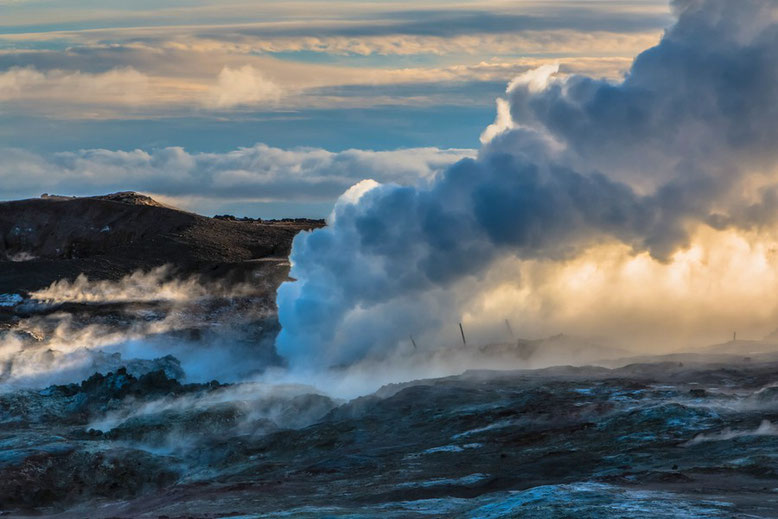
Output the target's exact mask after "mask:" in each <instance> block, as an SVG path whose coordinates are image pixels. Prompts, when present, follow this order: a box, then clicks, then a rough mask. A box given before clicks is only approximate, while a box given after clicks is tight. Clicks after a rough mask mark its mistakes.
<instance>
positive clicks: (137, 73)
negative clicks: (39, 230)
mask: <svg viewBox="0 0 778 519" xmlns="http://www.w3.org/2000/svg"><path fill="white" fill-rule="evenodd" d="M160 5H162V7H161V6H160ZM672 22H673V16H672V15H671V11H670V8H669V6H668V5H667V3H666V2H665V1H663V0H662V1H660V0H591V1H590V0H546V1H532V0H526V1H490V0H484V1H469V2H467V1H465V2H449V1H447V2H443V1H437V0H428V1H424V2H404V1H394V0H379V1H361V2H356V1H334V2H333V1H316V0H309V1H295V0H292V1H285V2H274V1H261V0H256V1H251V2H249V1H244V2H240V1H234V2H233V1H222V2H215V1H208V0H201V1H197V0H176V1H167V2H163V3H161V2H150V1H145V0H138V1H134V2H119V1H116V0H102V1H100V2H97V1H88V0H56V1H55V0H49V1H39V0H0V154H2V155H0V156H2V160H0V199H16V198H26V197H34V196H39V195H40V194H41V193H43V192H48V193H56V194H63V195H96V194H103V193H106V192H112V191H119V190H137V191H143V192H146V193H149V194H152V195H154V196H156V197H158V198H159V199H160V200H162V201H164V202H167V203H170V204H172V205H175V206H178V207H182V208H184V209H187V210H192V211H196V212H200V213H202V214H208V215H210V214H217V213H230V214H236V215H239V216H252V217H263V218H277V217H324V216H326V215H327V214H329V212H330V211H331V209H332V207H333V204H334V202H335V200H336V199H337V197H338V196H339V195H340V194H341V193H343V192H344V191H346V190H347V189H348V188H349V187H350V186H351V185H353V184H355V183H357V182H359V181H360V180H363V179H366V178H372V179H375V180H377V181H379V182H390V183H398V184H401V185H416V184H419V183H424V182H428V181H430V179H432V178H433V177H434V176H436V175H437V174H439V173H440V172H441V171H443V170H444V169H445V168H446V167H447V166H449V165H450V164H452V163H454V162H456V161H457V160H459V159H461V158H463V157H470V156H474V155H476V153H477V149H478V148H479V147H480V146H481V142H480V138H481V134H482V132H483V131H484V128H486V127H487V126H488V125H489V124H490V123H492V121H493V120H494V118H495V109H496V106H495V101H496V99H497V98H498V97H500V96H502V95H504V93H505V90H506V86H507V85H508V83H509V82H510V81H511V80H513V79H514V78H515V77H517V76H519V75H521V74H522V73H524V72H526V71H528V70H531V69H535V68H537V67H541V66H543V65H546V64H555V65H558V66H559V71H560V73H561V74H585V75H587V76H591V77H597V78H607V79H609V80H613V81H618V80H619V79H620V78H621V77H622V75H623V74H624V73H625V71H626V70H627V69H628V68H629V66H630V64H631V61H632V59H633V58H634V56H635V55H637V54H638V53H639V52H641V51H642V50H644V49H646V48H649V47H651V46H653V45H655V44H656V43H657V42H658V41H659V39H660V37H661V36H662V34H663V31H664V29H666V28H667V27H668V26H670V25H671V24H672Z"/></svg>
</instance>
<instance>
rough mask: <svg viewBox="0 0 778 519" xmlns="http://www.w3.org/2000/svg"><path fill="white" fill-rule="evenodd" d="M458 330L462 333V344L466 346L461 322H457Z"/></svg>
mask: <svg viewBox="0 0 778 519" xmlns="http://www.w3.org/2000/svg"><path fill="white" fill-rule="evenodd" d="M459 332H460V333H461V334H462V344H464V345H465V346H467V339H465V329H464V328H462V323H459Z"/></svg>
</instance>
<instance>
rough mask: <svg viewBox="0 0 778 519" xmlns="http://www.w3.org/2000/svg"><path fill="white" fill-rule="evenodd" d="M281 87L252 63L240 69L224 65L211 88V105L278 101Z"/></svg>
mask: <svg viewBox="0 0 778 519" xmlns="http://www.w3.org/2000/svg"><path fill="white" fill-rule="evenodd" d="M282 93H283V92H282V90H281V88H280V87H279V86H278V85H276V84H275V83H273V82H272V81H270V80H269V79H267V78H266V77H265V76H264V75H263V74H262V73H261V72H260V71H259V70H257V69H255V68H254V67H252V66H251V65H244V66H243V67H241V68H239V69H233V68H230V67H224V68H223V69H222V70H221V72H219V77H218V79H217V82H216V86H215V87H214V88H213V89H212V90H211V100H210V102H209V104H210V105H212V106H214V107H216V108H229V107H233V106H239V105H255V104H260V103H269V102H274V101H278V100H279V99H280V98H281V95H282Z"/></svg>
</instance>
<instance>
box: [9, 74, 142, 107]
mask: <svg viewBox="0 0 778 519" xmlns="http://www.w3.org/2000/svg"><path fill="white" fill-rule="evenodd" d="M148 92H149V78H148V77H147V76H146V75H144V74H142V73H140V72H138V71H137V70H136V69H134V68H132V67H124V68H114V69H111V70H108V71H106V72H102V73H98V74H89V73H82V72H79V71H72V72H69V71H64V70H49V71H45V72H41V71H39V70H37V69H35V68H34V67H12V68H11V69H9V70H6V71H5V72H0V101H11V100H22V101H24V100H37V99H46V100H47V101H48V102H62V101H67V102H70V103H78V104H81V105H83V104H92V103H96V102H97V103H110V104H115V105H137V104H141V103H143V102H144V99H145V97H146V95H147V94H148Z"/></svg>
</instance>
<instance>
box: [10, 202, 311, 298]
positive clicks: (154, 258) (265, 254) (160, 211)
mask: <svg viewBox="0 0 778 519" xmlns="http://www.w3.org/2000/svg"><path fill="white" fill-rule="evenodd" d="M322 225H324V222H323V221H321V220H302V219H297V220H284V221H261V220H236V219H229V218H219V219H216V218H207V217H204V216H200V215H197V214H193V213H188V212H184V211H180V210H177V209H174V208H171V207H166V206H164V205H163V204H160V203H158V202H156V201H155V200H153V199H152V198H150V197H147V196H144V195H141V194H138V193H133V192H125V193H115V194H112V195H106V196H100V197H91V198H70V197H61V196H49V195H44V196H42V197H41V198H39V199H30V200H20V201H14V202H4V203H0V293H9V292H19V291H32V290H38V289H40V288H43V287H46V286H48V285H50V284H51V283H52V282H54V281H57V280H60V279H74V278H75V277H76V276H78V275H79V274H82V273H83V274H85V275H87V276H88V277H89V278H90V279H92V280H103V279H107V280H116V279H120V278H122V277H123V276H126V275H128V274H130V273H132V272H135V271H138V270H146V271H147V270H150V269H152V268H154V267H157V266H160V265H165V264H170V265H173V266H174V267H175V270H176V272H177V273H179V274H181V275H188V274H204V275H209V276H216V277H229V276H231V275H237V276H238V277H240V276H241V275H242V274H244V273H245V272H246V268H247V266H250V264H251V262H256V260H261V259H266V258H283V259H286V257H287V256H288V254H289V251H290V248H291V243H292V239H293V238H294V236H295V234H297V233H298V232H299V231H301V230H304V229H311V228H315V227H320V226H322Z"/></svg>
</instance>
